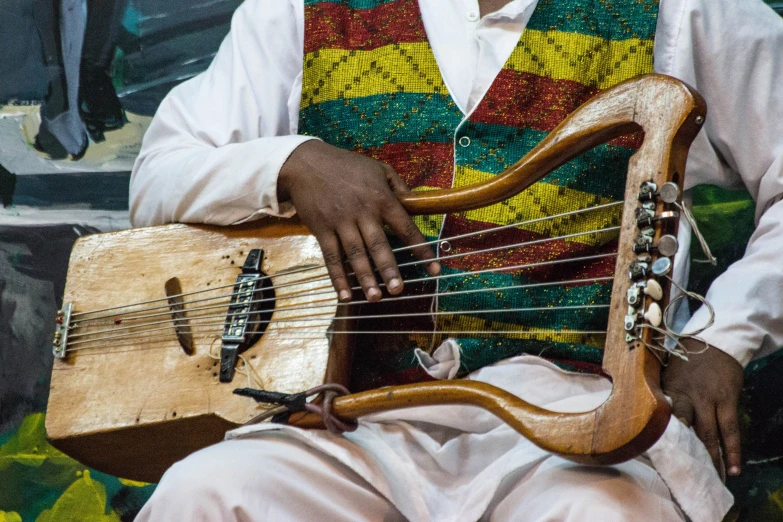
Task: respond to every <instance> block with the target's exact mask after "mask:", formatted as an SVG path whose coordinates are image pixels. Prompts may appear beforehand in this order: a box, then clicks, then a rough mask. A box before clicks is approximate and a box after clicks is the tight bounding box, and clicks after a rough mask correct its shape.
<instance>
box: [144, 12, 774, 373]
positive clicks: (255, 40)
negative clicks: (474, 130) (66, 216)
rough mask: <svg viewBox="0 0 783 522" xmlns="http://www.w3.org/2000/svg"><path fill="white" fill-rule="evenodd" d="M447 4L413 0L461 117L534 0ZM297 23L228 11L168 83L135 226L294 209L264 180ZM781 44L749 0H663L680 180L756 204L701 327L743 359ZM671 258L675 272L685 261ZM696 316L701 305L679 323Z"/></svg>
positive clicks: (296, 60)
mask: <svg viewBox="0 0 783 522" xmlns="http://www.w3.org/2000/svg"><path fill="white" fill-rule="evenodd" d="M447 2H448V3H447ZM447 2H446V1H444V0H421V1H420V6H421V13H422V19H423V21H424V25H425V27H426V30H427V35H428V38H429V40H430V43H431V45H432V48H433V51H434V54H435V57H436V59H437V61H438V65H439V66H440V69H441V73H442V76H443V78H444V80H445V82H446V84H447V85H448V87H449V91H450V92H451V94H452V97H453V98H454V100H455V102H456V103H457V104H458V105H459V106H460V108H461V109H462V110H463V111H464V112H466V113H469V112H470V111H471V110H472V109H473V108H474V107H475V106H476V105H477V104H478V103H479V101H480V100H481V98H482V96H483V95H484V93H485V92H486V91H487V89H488V88H489V86H490V85H491V83H492V81H493V80H494V78H495V76H496V75H497V73H498V72H499V71H500V69H501V68H502V67H503V65H504V63H505V62H506V60H507V58H508V56H509V55H510V54H511V51H512V49H513V47H514V45H515V44H516V43H517V41H518V40H519V37H520V34H521V33H522V31H523V30H524V27H525V25H526V23H527V21H528V19H529V18H530V16H531V15H532V13H533V10H534V9H535V6H536V3H537V2H536V0H514V1H512V2H511V3H509V4H507V5H506V6H505V7H504V8H502V9H501V10H500V11H498V12H496V13H493V14H490V15H488V16H485V17H484V18H482V19H479V17H478V15H477V14H478V9H479V8H478V2H477V1H476V0H447ZM446 5H448V8H444V7H445V6H446ZM303 33H304V8H303V2H302V1H301V0H298V1H297V0H285V1H282V0H281V1H277V0H275V1H272V0H267V1H263V0H248V1H246V2H245V3H244V5H243V6H242V7H241V8H240V9H238V10H237V12H236V14H235V16H234V20H233V23H232V29H231V33H230V34H229V36H228V37H227V38H226V40H225V41H224V42H223V45H222V46H221V48H220V51H219V52H218V54H217V56H216V58H215V60H214V61H213V63H212V65H211V66H210V67H209V69H208V70H207V71H206V72H205V73H203V74H201V75H200V76H198V77H196V78H194V79H192V80H190V81H188V82H186V83H184V84H182V85H180V86H179V87H177V88H175V89H174V90H173V91H172V92H171V94H170V95H169V96H168V97H167V98H166V99H165V100H164V101H163V103H162V104H161V106H160V109H159V110H158V113H157V117H156V118H155V120H154V121H153V123H152V125H151V126H150V128H149V130H148V132H147V134H146V136H145V139H144V143H143V146H142V149H141V153H140V154H139V157H138V160H137V162H136V165H135V168H134V171H133V176H132V179H131V190H130V197H131V220H132V222H133V224H134V225H136V226H142V225H152V224H160V223H168V222H186V223H212V224H218V225H229V224H234V223H239V222H242V221H247V220H251V219H256V218H259V217H261V216H263V215H282V216H290V215H292V214H293V209H292V207H291V206H290V205H289V204H287V203H286V202H278V201H277V198H276V186H277V175H278V172H279V171H280V167H281V166H282V164H283V163H284V162H285V160H286V159H287V158H288V156H289V155H290V153H291V152H292V151H293V150H294V149H295V148H296V147H297V146H298V145H300V144H301V143H302V142H304V141H305V140H307V139H310V138H308V137H304V136H297V124H298V116H299V102H300V96H301V82H302V54H303V39H304V34H303ZM781 49H783V21H782V20H780V18H779V17H778V16H776V15H775V14H774V13H773V12H772V10H771V9H769V8H768V7H767V6H765V5H764V4H763V3H762V2H761V1H760V0H747V1H743V2H738V1H733V0H682V1H674V0H662V2H661V7H660V14H659V21H658V28H657V34H656V43H655V70H656V72H659V73H662V74H669V75H671V76H675V77H677V78H680V79H681V80H683V81H685V82H687V83H689V84H690V85H692V86H694V87H695V88H696V89H697V90H699V92H701V94H702V95H703V96H704V97H705V98H706V100H707V103H708V107H709V114H708V117H707V122H706V124H705V127H704V131H702V132H701V134H699V136H698V137H697V138H696V141H695V142H694V144H693V146H692V148H691V153H690V156H689V160H688V168H687V171H686V178H685V183H686V186H687V187H692V186H694V185H697V184H702V183H709V184H715V185H719V186H722V187H741V186H742V185H743V184H744V186H745V187H747V188H748V190H749V191H750V193H751V194H752V195H753V197H754V198H755V199H756V203H757V211H756V216H757V220H758V228H757V230H756V233H755V234H754V235H753V237H752V238H751V241H750V243H749V245H748V249H747V253H746V255H745V257H744V259H742V260H741V261H739V262H737V263H735V264H734V265H732V266H731V267H730V268H729V269H728V270H727V271H726V272H725V273H724V274H723V275H722V276H721V277H719V278H718V279H717V280H716V281H715V282H714V283H713V285H712V288H711V289H710V292H709V294H708V295H707V298H708V299H709V301H710V302H711V303H712V305H713V306H714V308H715V311H716V321H715V325H714V326H713V327H712V328H710V329H709V330H707V331H706V332H704V334H702V337H704V338H705V339H706V340H707V341H708V342H709V343H710V344H712V345H713V346H716V347H718V348H720V349H722V350H724V351H726V352H727V353H729V354H731V355H733V356H734V357H735V358H736V359H737V360H738V361H739V362H740V363H741V364H743V365H746V364H747V363H748V362H749V361H750V360H751V359H752V358H753V357H754V356H755V357H759V356H763V355H768V354H769V353H771V352H773V351H775V350H776V349H777V348H778V347H780V346H783V299H781V297H780V293H781V289H783V263H781V262H780V257H781V249H783V247H782V246H781V245H783V228H781V222H783V204H775V205H773V203H774V202H775V201H777V200H778V199H779V198H780V196H781V194H783V82H780V81H779V79H780V78H783V52H780V50H781ZM765 210H766V212H765ZM681 228H682V231H681V234H680V236H681V244H682V249H681V250H682V251H683V252H687V251H688V248H687V247H688V245H689V243H690V237H689V230H688V228H687V227H681ZM678 258H679V259H678V262H677V266H678V271H677V274H678V276H679V278H680V279H683V278H684V271H685V270H686V267H687V263H686V262H685V261H687V258H686V256H684V255H683V256H678ZM706 322H707V314H706V312H705V311H704V310H703V309H702V310H699V311H698V312H697V313H696V314H695V316H694V317H693V318H692V319H691V322H690V323H689V324H688V326H686V330H693V329H696V328H697V327H698V326H700V325H704V324H706Z"/></svg>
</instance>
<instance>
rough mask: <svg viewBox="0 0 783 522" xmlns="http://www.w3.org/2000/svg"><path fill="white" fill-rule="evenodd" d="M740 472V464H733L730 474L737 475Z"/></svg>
mask: <svg viewBox="0 0 783 522" xmlns="http://www.w3.org/2000/svg"><path fill="white" fill-rule="evenodd" d="M739 474H740V469H739V466H732V467H730V468H729V475H731V476H732V477H736V476H738V475H739Z"/></svg>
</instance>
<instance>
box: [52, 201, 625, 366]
mask: <svg viewBox="0 0 783 522" xmlns="http://www.w3.org/2000/svg"><path fill="white" fill-rule="evenodd" d="M622 204H623V202H621V201H620V202H613V203H608V204H603V205H597V206H594V207H589V208H586V209H580V210H576V211H571V212H565V213H561V214H557V215H553V216H548V217H543V218H538V219H533V220H528V221H524V222H519V223H513V224H509V225H504V226H498V227H494V228H492V229H488V230H480V231H474V232H470V233H467V234H462V235H458V236H454V237H451V238H446V239H437V240H432V241H428V242H426V243H424V244H427V245H438V246H439V247H440V248H439V249H440V250H441V251H443V252H449V251H450V250H451V244H450V241H456V240H459V239H465V238H469V237H475V236H479V235H485V234H489V233H495V232H499V231H502V230H507V229H511V228H518V227H520V226H525V225H531V224H535V223H540V222H543V221H549V220H554V219H558V218H565V217H569V216H575V215H577V214H582V213H585V212H595V211H597V210H602V209H610V208H612V207H617V206H620V205H622ZM617 230H619V227H617V226H610V227H605V228H596V229H594V230H589V231H586V232H577V233H572V234H564V235H561V236H556V237H551V238H543V239H537V240H532V241H525V242H521V243H515V244H510V245H502V246H498V247H491V248H486V249H481V250H473V251H466V252H460V253H453V254H448V255H445V256H441V257H439V258H438V259H437V260H438V261H443V260H448V259H456V258H461V257H466V256H471V255H479V254H486V253H490V252H498V251H504V250H508V251H511V250H513V249H518V248H521V247H530V246H532V245H539V244H544V243H547V242H551V241H558V240H560V241H563V240H569V239H574V238H577V237H580V236H590V235H592V236H597V235H599V234H606V233H612V232H616V231H617ZM417 246H419V245H408V246H404V247H401V248H398V249H395V250H394V251H393V252H395V253H397V252H401V251H405V250H410V249H412V248H415V247H417ZM616 255H617V254H616V253H605V254H597V255H592V256H583V257H577V258H569V259H554V260H549V261H541V262H537V263H524V264H518V265H514V266H500V267H493V268H488V269H483V270H476V271H469V272H458V273H453V274H442V275H440V276H435V277H422V278H415V279H408V280H406V281H405V283H406V285H407V284H412V283H426V282H431V281H441V280H444V279H449V278H453V277H461V278H465V277H469V276H480V275H483V274H490V273H493V272H509V271H513V270H522V269H529V268H536V267H544V266H548V265H558V264H564V263H579V262H589V261H596V260H600V259H602V258H611V257H614V256H616ZM431 261H432V260H426V261H422V260H415V261H410V262H406V263H400V264H399V265H398V266H399V267H400V268H405V267H413V266H417V265H420V264H423V263H430V262H431ZM316 270H317V271H319V273H316V274H312V275H310V276H309V277H301V278H300V279H297V280H294V281H289V282H280V283H279V284H276V285H273V286H269V287H266V288H264V290H280V289H283V288H290V287H293V286H297V285H309V286H312V285H314V284H317V283H323V285H321V286H317V287H314V288H307V289H306V290H305V291H298V292H291V293H289V294H284V295H280V296H276V297H264V298H260V299H258V298H256V299H253V300H252V302H250V303H245V304H258V303H262V302H265V301H275V304H276V303H277V302H280V301H284V300H295V299H300V300H301V299H303V298H310V297H319V296H320V297H323V299H321V300H316V301H312V302H311V303H309V304H308V305H306V306H274V307H273V310H274V311H275V313H276V314H277V313H278V312H294V311H298V312H304V313H305V315H301V316H293V317H291V316H285V317H280V318H277V317H276V318H275V319H269V320H266V321H253V322H248V323H247V324H266V325H270V324H274V323H294V325H297V324H299V323H308V322H313V323H317V322H319V321H320V322H321V323H323V322H324V321H328V323H329V324H331V323H332V322H333V321H334V320H335V319H336V320H340V319H349V318H350V319H355V318H359V316H356V317H354V316H348V317H345V318H333V317H332V315H333V313H332V311H333V310H334V309H335V307H336V306H354V305H360V304H367V301H366V300H359V301H354V302H351V303H336V302H335V300H334V291H333V289H332V287H331V284H330V280H329V277H328V274H326V273H325V266H323V265H321V266H309V267H303V268H298V269H294V270H290V271H286V272H284V273H277V274H274V275H273V276H269V275H264V276H259V277H258V278H255V280H256V281H261V280H264V279H270V278H271V277H276V278H279V279H280V280H281V281H282V280H284V279H285V278H287V277H288V276H290V275H292V274H300V275H304V274H305V273H306V272H312V271H316ZM376 272H377V270H376ZM350 275H353V274H350ZM612 279H613V278H612V277H599V278H584V279H567V280H562V281H552V282H544V283H532V284H528V285H514V286H511V287H496V288H481V289H471V290H462V291H457V292H450V293H448V294H446V295H447V296H451V295H461V294H471V293H481V292H505V291H510V290H519V289H523V288H534V287H545V286H554V285H570V284H588V283H604V282H608V281H611V280H612ZM379 286H384V285H383V283H379ZM234 287H235V283H231V284H226V285H222V286H215V287H212V288H206V289H201V290H197V291H193V292H186V293H181V294H178V295H175V296H167V297H165V298H160V299H153V300H148V301H143V302H140V303H134V304H132V305H121V306H115V307H110V308H104V309H100V310H94V311H89V312H78V313H74V314H73V315H72V317H73V319H74V320H73V321H72V323H71V328H72V330H73V329H78V328H80V327H81V328H83V327H84V326H88V327H95V326H101V325H114V327H113V328H106V329H101V330H97V331H84V332H79V331H78V330H76V331H73V332H72V333H71V334H70V339H69V342H68V347H67V350H66V351H76V350H82V349H87V348H93V347H91V346H78V345H84V344H88V343H96V342H101V341H116V340H124V339H128V338H133V339H135V340H141V339H140V338H139V335H141V334H148V333H155V332H161V331H166V330H168V331H169V332H168V335H170V333H171V329H172V327H173V326H176V325H177V322H178V321H182V322H183V323H187V324H189V325H191V324H192V326H190V328H191V329H198V330H203V329H204V328H211V327H220V330H216V329H215V328H211V331H212V332H216V331H221V330H222V327H224V326H225V324H226V320H227V319H228V318H230V317H231V316H232V315H241V314H240V313H236V314H226V313H223V314H220V315H206V314H199V315H195V316H194V315H193V313H194V312H199V311H206V312H208V311H209V310H215V309H223V310H225V309H226V306H227V302H226V301H227V300H229V299H230V298H231V297H232V296H233V295H234V293H233V292H232V293H221V294H220V295H216V296H205V297H197V298H191V299H188V300H187V301H184V302H182V303H181V304H179V305H178V306H182V305H192V304H198V303H203V304H201V305H200V306H197V307H195V308H188V309H186V310H185V311H186V312H187V313H188V314H189V317H184V318H181V319H176V318H171V312H170V306H169V304H168V300H169V299H171V298H182V297H190V296H196V295H198V294H203V293H206V292H215V291H217V290H220V289H223V288H234ZM360 289H361V288H360V287H358V286H356V287H353V288H352V290H360ZM437 296H438V293H437V292H435V293H427V294H413V295H405V296H392V297H386V298H384V300H383V302H390V301H391V302H393V301H401V300H411V299H425V298H428V299H432V298H434V297H437ZM210 301H222V302H218V303H216V304H207V303H208V302H210ZM158 303H165V304H158ZM319 303H322V304H319ZM145 305H154V306H147V307H146V308H141V307H143V306H145ZM134 307H135V308H137V309H133V310H128V309H129V308H134ZM607 307H608V305H600V304H596V305H588V306H584V305H580V306H571V307H557V306H542V307H527V308H521V307H517V308H499V309H490V310H455V311H448V312H434V313H433V312H426V313H425V312H422V313H413V314H410V313H408V314H381V315H375V316H373V315H366V314H362V315H361V316H360V317H361V318H365V319H367V318H378V319H386V318H392V319H396V318H403V317H421V316H434V315H441V314H442V315H446V314H448V315H461V314H465V315H467V314H470V315H483V314H493V313H523V312H547V311H556V310H573V311H578V310H589V309H591V308H607ZM159 310H166V311H159ZM317 310H321V312H320V315H323V316H325V317H323V318H319V317H317V315H319V312H318V311H317ZM118 311H123V312H121V313H120V314H119V315H115V314H117V313H118ZM104 312H114V313H113V314H112V313H104ZM147 312H152V313H147ZM101 313H103V315H96V314H101ZM139 314H142V315H139ZM284 315H285V314H284ZM156 317H160V318H163V317H167V318H166V319H161V320H152V321H147V322H144V323H134V321H140V320H142V319H155V318H156ZM218 318H220V319H222V320H221V321H220V322H214V323H208V322H204V321H207V320H209V319H218ZM103 319H110V320H109V321H103V322H100V321H101V320H103ZM157 325H165V326H161V327H160V328H149V327H151V326H157ZM299 326H301V325H299ZM314 326H315V325H314ZM317 326H318V327H319V328H320V329H322V325H320V324H319V325H317ZM142 328H144V329H142ZM292 330H296V329H295V328H294V329H292ZM274 331H275V332H276V333H280V329H275V330H274ZM293 333H295V334H297V333H301V329H300V331H299V332H293ZM335 333H337V334H339V333H343V332H340V331H331V332H330V334H335ZM344 333H349V332H347V331H346V332H344ZM350 333H351V334H360V333H359V332H355V331H353V332H350ZM367 333H368V334H369V333H373V334H377V333H378V332H376V331H373V332H367ZM395 333H399V332H395ZM415 333H419V332H415ZM420 333H432V332H420ZM439 333H444V334H445V333H450V332H439ZM465 333H468V332H465ZM470 333H475V334H477V333H482V334H483V333H489V332H481V331H478V330H475V331H471V332H470ZM491 333H492V334H498V333H503V332H500V331H497V330H493V331H492V332H491ZM509 333H516V334H520V335H521V334H524V332H519V331H518V330H515V331H513V332H509ZM548 333H550V334H551V333H552V332H551V331H550V332H548ZM584 333H585V334H591V335H592V334H604V333H605V332H597V331H588V332H584ZM104 334H107V335H104ZM528 334H529V335H533V331H532V330H530V331H529V332H528ZM576 334H577V332H576V331H568V330H566V331H563V335H576ZM143 339H144V340H147V339H149V337H144V338H143ZM112 344H114V343H112Z"/></svg>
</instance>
